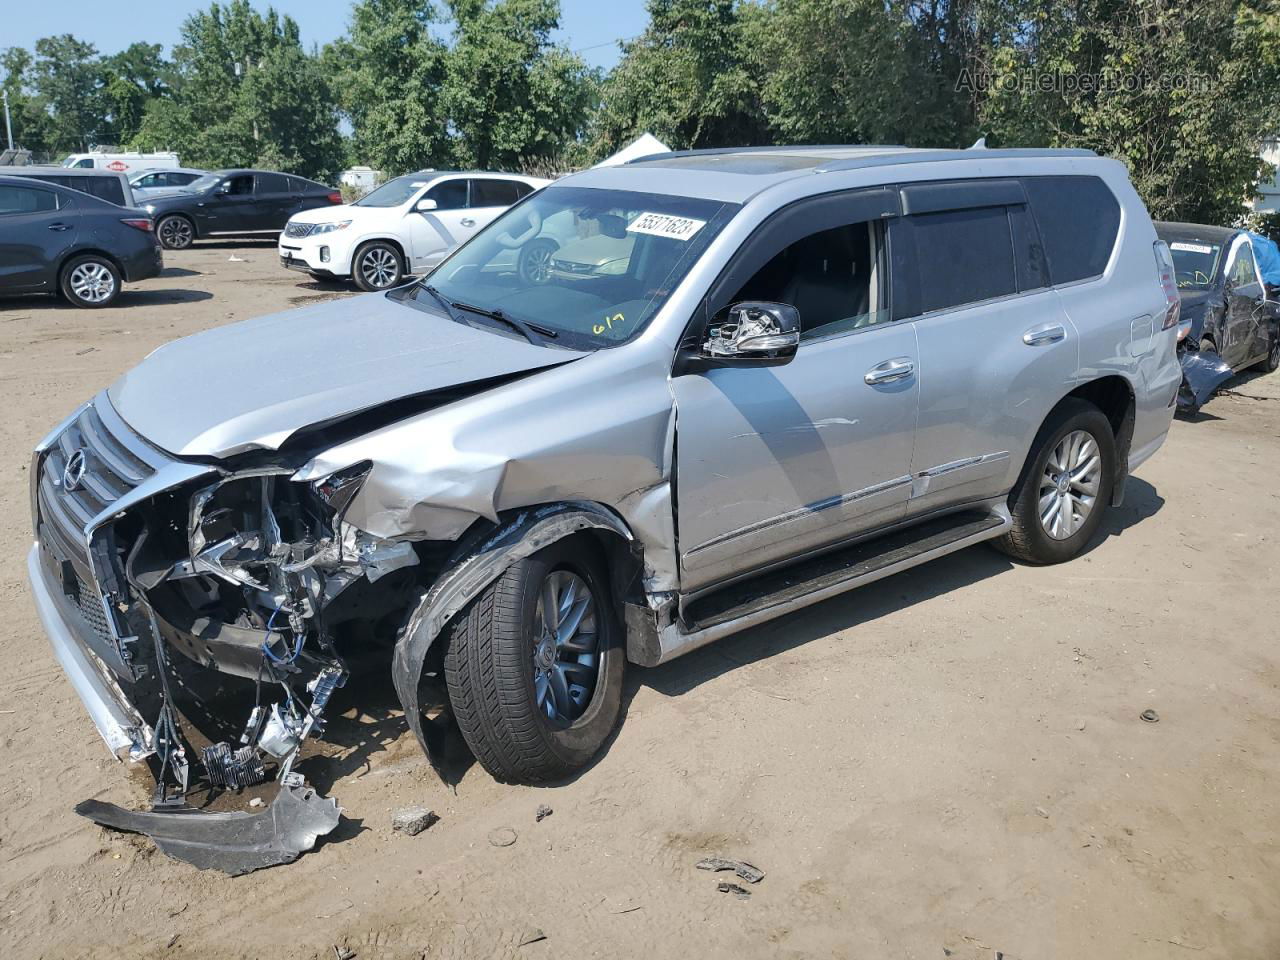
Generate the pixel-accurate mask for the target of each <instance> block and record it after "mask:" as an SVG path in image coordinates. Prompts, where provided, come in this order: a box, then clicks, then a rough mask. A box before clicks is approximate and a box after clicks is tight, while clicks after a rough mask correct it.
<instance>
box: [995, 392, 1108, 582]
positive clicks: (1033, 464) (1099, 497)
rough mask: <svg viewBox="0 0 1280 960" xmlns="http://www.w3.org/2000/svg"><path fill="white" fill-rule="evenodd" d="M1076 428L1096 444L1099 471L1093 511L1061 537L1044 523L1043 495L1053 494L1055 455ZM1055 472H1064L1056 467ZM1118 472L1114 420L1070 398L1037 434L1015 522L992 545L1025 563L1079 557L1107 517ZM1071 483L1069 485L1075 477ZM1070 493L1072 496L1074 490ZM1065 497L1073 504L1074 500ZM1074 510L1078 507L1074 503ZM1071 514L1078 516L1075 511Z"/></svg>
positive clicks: (1014, 504) (1016, 497)
mask: <svg viewBox="0 0 1280 960" xmlns="http://www.w3.org/2000/svg"><path fill="white" fill-rule="evenodd" d="M1077 432H1083V433H1085V434H1088V435H1089V437H1091V438H1092V440H1093V442H1094V443H1095V444H1096V450H1097V456H1098V459H1099V464H1098V466H1099V468H1100V473H1099V475H1098V477H1097V481H1096V493H1094V494H1093V502H1092V505H1091V506H1090V508H1089V512H1088V513H1087V514H1086V515H1084V516H1083V519H1082V521H1081V522H1080V523H1079V525H1078V527H1077V528H1076V529H1075V530H1074V532H1072V533H1069V534H1068V535H1064V536H1061V537H1060V538H1059V537H1055V536H1053V535H1051V534H1050V532H1049V531H1048V530H1047V529H1046V524H1045V522H1043V521H1042V520H1041V515H1040V513H1041V497H1042V496H1054V494H1053V492H1052V491H1053V485H1052V484H1051V483H1050V474H1051V471H1050V459H1051V458H1052V457H1054V456H1055V455H1056V451H1057V450H1058V446H1059V444H1061V443H1063V442H1064V441H1065V440H1066V438H1068V437H1070V436H1072V435H1074V434H1076V433H1077ZM1052 473H1056V474H1058V475H1059V476H1060V475H1061V473H1060V471H1058V470H1057V468H1056V467H1055V468H1054V469H1053V471H1052ZM1115 475H1116V441H1115V434H1114V433H1113V432H1112V429H1111V421H1109V420H1108V419H1107V418H1106V417H1105V416H1104V415H1103V413H1102V411H1101V410H1099V409H1098V408H1097V407H1095V406H1094V405H1093V404H1091V403H1087V402H1086V401H1084V400H1077V399H1075V398H1072V397H1069V398H1067V399H1066V400H1064V401H1062V403H1060V404H1059V405H1058V406H1057V407H1056V408H1055V409H1054V411H1053V413H1051V414H1050V415H1049V418H1048V419H1047V420H1046V421H1045V423H1044V426H1042V427H1041V428H1040V432H1039V433H1038V434H1036V439H1035V442H1034V443H1032V445H1031V453H1030V454H1029V455H1028V456H1027V463H1026V465H1025V466H1024V467H1023V470H1022V474H1021V476H1019V478H1018V484H1017V486H1015V487H1014V488H1013V493H1012V494H1010V496H1009V511H1010V513H1011V514H1012V515H1013V526H1012V527H1011V528H1010V529H1009V530H1008V532H1006V533H1005V534H1004V535H1003V536H1001V537H999V538H998V539H996V540H993V541H992V545H993V546H994V547H996V549H998V550H1000V551H1001V552H1003V553H1007V554H1008V555H1009V556H1011V557H1013V558H1015V559H1017V560H1021V561H1022V562H1024V563H1031V564H1049V563H1063V562H1065V561H1067V560H1071V559H1073V558H1075V557H1076V556H1078V555H1079V554H1080V552H1081V551H1082V550H1083V549H1084V548H1085V547H1086V546H1087V545H1088V543H1089V541H1090V540H1091V539H1092V538H1093V535H1094V534H1095V533H1096V532H1097V530H1098V525H1099V524H1100V523H1102V517H1103V515H1104V514H1105V513H1106V511H1107V508H1108V507H1109V505H1110V502H1111V490H1112V487H1113V486H1114V482H1115ZM1066 485H1067V486H1068V487H1070V478H1068V481H1067V484H1066ZM1046 489H1047V490H1049V491H1050V493H1049V494H1044V490H1046ZM1058 490H1059V491H1061V490H1062V487H1061V486H1060V487H1058ZM1058 496H1059V497H1061V496H1062V494H1061V493H1059V494H1058ZM1067 496H1068V497H1071V492H1070V491H1068V493H1067ZM1063 502H1066V503H1068V504H1074V500H1072V499H1068V500H1065V501H1063ZM1050 506H1052V502H1050ZM1070 509H1072V510H1074V506H1071V507H1070ZM1061 510H1062V506H1061V503H1059V506H1058V514H1061ZM1071 516H1072V518H1074V517H1075V514H1074V513H1073V514H1072V515H1071ZM1072 522H1074V519H1073V521H1072ZM1059 532H1060V533H1063V532H1065V531H1059Z"/></svg>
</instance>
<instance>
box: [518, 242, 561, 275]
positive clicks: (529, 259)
mask: <svg viewBox="0 0 1280 960" xmlns="http://www.w3.org/2000/svg"><path fill="white" fill-rule="evenodd" d="M559 249H560V244H558V243H556V242H555V241H554V240H552V239H551V238H550V237H539V238H538V239H537V240H532V241H530V242H529V243H526V244H525V245H524V246H523V247H521V248H520V257H519V259H518V260H517V261H516V272H517V273H518V274H519V275H520V279H521V280H523V281H524V282H525V283H546V282H547V281H548V280H549V279H551V257H552V255H553V254H554V253H555V252H556V251H557V250H559Z"/></svg>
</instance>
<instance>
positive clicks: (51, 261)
mask: <svg viewBox="0 0 1280 960" xmlns="http://www.w3.org/2000/svg"><path fill="white" fill-rule="evenodd" d="M74 205H75V202H74V201H73V200H71V199H70V198H67V197H65V196H62V195H59V194H58V193H57V192H56V191H54V190H48V189H45V188H44V187H41V186H39V185H37V184H32V185H31V186H26V185H23V186H7V185H0V290H9V291H13V290H52V289H53V288H54V285H55V284H56V282H57V270H58V263H59V262H60V261H61V259H62V256H63V255H64V254H65V253H66V252H67V251H68V250H70V249H71V248H72V247H73V246H74V245H75V242H76V235H77V233H78V230H79V220H78V218H77V216H76V211H75V209H74Z"/></svg>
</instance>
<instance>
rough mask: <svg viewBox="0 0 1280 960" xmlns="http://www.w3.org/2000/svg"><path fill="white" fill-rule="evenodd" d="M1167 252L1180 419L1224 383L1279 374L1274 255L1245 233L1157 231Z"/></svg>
mask: <svg viewBox="0 0 1280 960" xmlns="http://www.w3.org/2000/svg"><path fill="white" fill-rule="evenodd" d="M1156 232H1157V233H1158V234H1159V235H1160V238H1161V239H1162V240H1164V241H1165V243H1167V244H1168V246H1169V250H1170V252H1171V254H1172V255H1173V263H1174V268H1175V272H1176V275H1177V278H1178V294H1179V296H1180V297H1181V298H1182V320H1181V323H1180V325H1179V327H1178V360H1179V362H1180V363H1181V365H1182V376H1183V381H1182V389H1181V390H1180V391H1179V393H1178V409H1179V411H1180V412H1183V413H1186V414H1189V415H1194V414H1195V413H1197V412H1198V411H1199V410H1200V408H1201V407H1202V406H1203V405H1204V404H1205V403H1206V402H1208V400H1209V398H1210V397H1212V396H1213V394H1214V393H1215V392H1216V391H1217V389H1218V387H1220V386H1221V385H1222V384H1223V383H1225V382H1226V381H1227V380H1230V379H1231V378H1232V377H1233V376H1235V375H1236V374H1237V373H1240V372H1241V371H1242V370H1246V369H1248V368H1250V367H1253V366H1258V365H1260V366H1261V367H1262V368H1263V370H1265V371H1266V372H1267V373H1270V372H1272V371H1274V370H1275V369H1276V368H1277V367H1280V251H1277V249H1276V244H1275V243H1274V242H1273V241H1271V240H1268V239H1267V238H1266V237H1263V236H1259V235H1258V234H1256V233H1250V232H1248V231H1247V230H1239V229H1234V228H1229V227H1211V226H1206V225H1204V224H1199V223H1165V222H1159V223H1157V224H1156Z"/></svg>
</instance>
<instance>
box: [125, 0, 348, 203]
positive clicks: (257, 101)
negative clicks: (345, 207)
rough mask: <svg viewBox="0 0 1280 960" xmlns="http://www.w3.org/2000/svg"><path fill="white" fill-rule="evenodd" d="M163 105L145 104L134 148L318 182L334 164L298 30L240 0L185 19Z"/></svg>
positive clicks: (330, 116)
mask: <svg viewBox="0 0 1280 960" xmlns="http://www.w3.org/2000/svg"><path fill="white" fill-rule="evenodd" d="M182 38H183V42H182V44H181V45H180V46H178V47H177V48H175V50H174V75H173V88H172V97H171V99H170V98H160V99H157V100H153V101H152V103H151V104H150V105H149V107H148V108H147V109H146V111H145V113H144V116H143V119H142V123H141V126H140V128H139V131H138V133H137V135H136V136H135V137H134V141H135V143H137V144H139V145H142V144H146V145H147V146H148V147H151V148H161V147H164V148H168V149H174V150H178V151H179V152H180V153H181V154H182V156H183V159H184V161H186V162H188V163H192V164H195V165H198V166H206V167H234V166H263V167H272V168H275V169H280V170H286V171H289V172H292V173H298V174H301V175H303V176H307V177H317V178H326V177H331V176H332V175H333V174H335V173H336V172H337V171H338V170H339V169H340V168H341V166H342V163H343V159H344V157H343V147H342V141H341V138H340V136H339V134H338V127H337V112H336V108H335V106H334V95H333V92H332V90H331V89H330V80H329V76H328V74H327V73H326V72H325V70H324V69H323V67H322V65H321V63H320V61H319V58H318V57H316V56H311V55H308V54H307V53H306V52H305V51H303V49H302V45H301V42H300V40H299V37H298V25H297V24H296V23H295V22H294V21H293V19H292V18H290V17H287V16H286V17H281V16H280V15H278V14H277V13H276V11H275V10H274V9H272V8H268V9H267V12H266V13H265V14H261V13H258V12H257V11H256V10H254V9H253V8H252V7H251V6H250V5H249V3H248V0H231V2H230V3H229V4H227V5H226V6H223V5H221V4H219V3H213V4H212V5H211V6H210V7H209V9H208V10H207V11H201V12H199V13H196V14H193V15H192V16H190V17H189V18H187V21H186V23H185V24H184V25H183V28H182Z"/></svg>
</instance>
